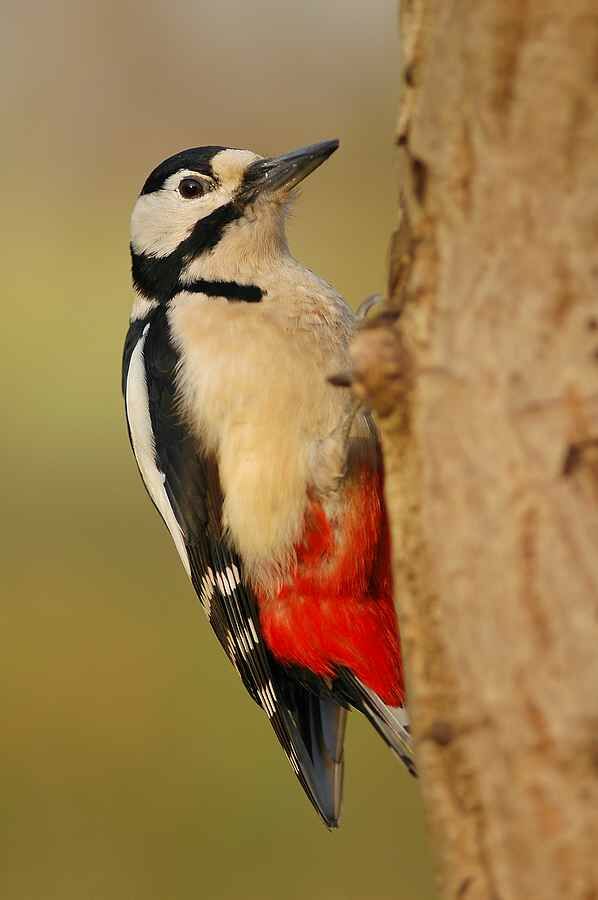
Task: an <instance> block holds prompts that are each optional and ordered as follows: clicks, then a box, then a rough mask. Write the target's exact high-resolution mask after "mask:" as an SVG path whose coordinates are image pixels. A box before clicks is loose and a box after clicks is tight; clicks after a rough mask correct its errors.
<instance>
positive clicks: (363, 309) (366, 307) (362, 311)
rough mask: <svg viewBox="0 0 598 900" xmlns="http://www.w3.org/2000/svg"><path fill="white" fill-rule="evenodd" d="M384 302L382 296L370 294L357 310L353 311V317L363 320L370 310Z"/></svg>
mask: <svg viewBox="0 0 598 900" xmlns="http://www.w3.org/2000/svg"><path fill="white" fill-rule="evenodd" d="M383 301H384V297H383V296H382V294H370V295H369V296H368V297H366V298H365V300H362V302H361V303H360V304H359V306H358V307H357V309H356V310H355V315H356V316H357V318H358V319H365V317H366V316H367V314H368V313H369V311H370V309H372V308H373V307H374V306H378V304H380V303H382V302H383Z"/></svg>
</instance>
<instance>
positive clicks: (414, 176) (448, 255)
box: [354, 0, 598, 900]
mask: <svg viewBox="0 0 598 900" xmlns="http://www.w3.org/2000/svg"><path fill="white" fill-rule="evenodd" d="M401 7H402V8H401V48H402V75H401V78H402V93H401V108H400V115H399V128H398V145H399V149H398V153H399V157H400V166H399V169H400V192H401V202H400V218H399V225H398V227H397V231H396V233H395V235H394V239H393V242H392V247H391V267H390V269H391V274H390V283H389V296H388V299H387V305H386V315H384V314H382V316H381V317H379V318H377V319H375V320H374V321H373V322H371V323H369V324H368V326H366V327H365V328H364V330H363V331H362V332H361V333H360V334H359V335H358V337H357V339H356V342H355V345H354V364H355V390H356V391H357V392H358V393H360V394H361V395H362V396H366V397H367V398H368V400H369V402H370V403H371V405H372V407H373V408H374V410H375V411H376V413H377V418H378V422H379V425H380V428H381V432H382V439H383V448H384V454H385V466H386V483H387V504H388V508H389V511H390V516H391V523H392V534H393V547H394V567H395V568H394V571H395V593H396V599H397V607H398V612H399V617H400V623H401V629H402V639H403V646H404V655H405V658H406V663H407V674H408V687H409V697H410V705H411V709H412V715H413V721H414V731H415V740H416V748H417V758H418V764H419V767H420V771H421V785H422V790H423V794H424V800H425V804H426V809H427V815H428V819H429V823H430V827H431V831H432V836H433V839H434V842H435V844H436V847H437V850H438V857H439V861H440V865H439V872H440V884H441V891H442V894H443V896H444V897H447V898H460V900H473V898H476V900H477V898H492V900H499V898H500V900H530V898H532V900H533V898H539V900H551V898H559V900H563V898H567V900H575V898H579V900H591V898H598V299H597V297H598V4H597V3H596V0H568V2H567V3H563V2H562V0H494V2H491V0H468V2H467V0H454V2H446V0H444V2H442V0H402V3H401ZM399 313H400V315H399Z"/></svg>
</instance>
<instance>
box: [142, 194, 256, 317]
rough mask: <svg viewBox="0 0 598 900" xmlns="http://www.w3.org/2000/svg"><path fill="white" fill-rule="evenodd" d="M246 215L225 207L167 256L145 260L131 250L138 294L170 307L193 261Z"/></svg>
mask: <svg viewBox="0 0 598 900" xmlns="http://www.w3.org/2000/svg"><path fill="white" fill-rule="evenodd" d="M242 215H243V209H242V207H240V206H238V205H237V204H235V203H226V204H225V205H224V206H220V207H218V209H215V210H214V211H213V212H212V213H210V215H209V216H206V217H205V219H200V220H199V221H198V222H196V224H195V225H194V227H193V230H192V231H191V234H190V235H189V237H187V238H185V240H184V241H181V243H180V244H179V246H178V247H177V248H176V250H173V252H172V253H169V254H168V256H146V254H145V253H136V252H135V251H134V250H133V248H132V247H131V260H132V266H131V272H132V275H133V284H134V285H135V288H136V289H137V291H138V292H139V293H140V294H141V295H142V297H146V298H147V299H148V300H157V301H158V302H159V303H167V302H168V300H171V299H172V297H174V295H175V294H176V293H177V291H180V290H181V287H180V285H179V278H180V276H181V273H182V271H183V269H184V268H185V266H187V265H188V264H189V263H190V262H191V260H193V259H195V258H196V257H198V256H200V255H201V254H202V253H205V252H206V251H207V250H211V249H212V248H213V247H215V246H216V244H217V243H218V242H219V240H220V238H221V237H222V233H223V232H224V230H225V228H226V226H227V225H230V224H231V222H235V221H236V220H237V219H239V218H241V216H242Z"/></svg>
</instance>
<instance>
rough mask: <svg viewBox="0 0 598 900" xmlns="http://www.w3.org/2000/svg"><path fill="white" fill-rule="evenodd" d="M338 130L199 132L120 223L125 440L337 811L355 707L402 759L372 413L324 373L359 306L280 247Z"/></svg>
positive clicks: (339, 363) (405, 733) (315, 793)
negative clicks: (229, 135) (295, 140)
mask: <svg viewBox="0 0 598 900" xmlns="http://www.w3.org/2000/svg"><path fill="white" fill-rule="evenodd" d="M337 146H338V141H324V142H322V143H319V144H315V145H313V146H310V147H305V148H303V149H300V150H296V151H294V152H292V153H288V154H285V155H283V156H278V157H272V158H262V157H259V156H257V155H256V154H255V153H251V152H249V151H246V150H233V149H226V148H224V147H214V146H212V147H200V148H196V149H192V150H185V151H183V152H181V153H177V154H176V155H175V156H172V157H170V158H169V159H167V160H165V161H164V162H163V163H161V164H160V165H159V166H158V167H157V168H156V169H154V171H153V172H152V173H151V174H150V176H149V177H148V179H147V181H146V182H145V184H144V186H143V189H142V191H141V194H140V196H139V198H138V200H137V202H136V204H135V208H134V211H133V215H132V223H131V254H132V274H133V285H134V290H135V299H134V303H133V310H132V315H131V321H130V328H129V331H128V334H127V338H126V343H125V349H124V361H123V392H124V396H125V406H126V416H127V423H128V428H129V436H130V440H131V445H132V448H133V451H134V454H135V457H136V460H137V465H138V467H139V471H140V473H141V476H142V478H143V481H144V482H145V486H146V488H147V490H148V493H149V495H150V497H151V499H152V500H153V502H154V505H155V506H156V507H157V509H158V511H159V513H160V515H161V516H162V518H163V519H164V522H165V523H166V525H167V527H168V529H169V531H170V533H171V535H172V538H173V540H174V543H175V545H176V548H177V550H178V552H179V555H180V557H181V560H182V562H183V565H184V567H185V569H186V570H187V573H188V574H189V576H190V578H191V581H192V582H193V586H194V588H195V590H196V592H197V594H198V596H199V599H200V601H201V603H202V605H203V608H204V610H205V612H206V614H207V617H208V619H209V622H210V625H211V626H212V628H213V629H214V631H215V633H216V636H217V638H218V640H219V641H220V643H221V645H222V647H223V649H224V651H225V653H226V654H227V656H228V658H229V659H230V661H231V662H232V664H233V665H234V666H235V668H236V669H237V671H238V673H239V675H240V676H241V679H242V681H243V683H244V685H245V687H246V688H247V690H248V691H249V693H250V695H251V696H252V697H253V699H254V700H255V701H256V703H258V704H259V705H260V706H261V707H262V709H263V710H264V711H265V713H266V715H267V716H268V718H269V720H270V722H271V724H272V727H273V728H274V731H275V732H276V736H277V737H278V740H279V741H280V743H281V744H282V747H283V748H284V750H285V753H286V754H287V756H288V758H289V760H290V763H291V765H292V767H293V769H294V770H295V773H296V774H297V777H298V779H299V781H300V782H301V785H302V786H303V788H304V790H305V792H306V793H307V795H308V797H309V799H310V800H311V802H312V803H313V805H314V806H315V808H316V809H317V810H318V812H319V813H320V815H321V816H322V818H323V819H324V821H325V823H326V824H327V825H328V826H329V827H334V826H336V825H337V824H338V818H339V811H340V804H341V794H342V778H343V741H344V729H345V720H346V714H347V713H346V711H347V709H348V708H349V707H354V708H355V709H358V710H359V711H360V712H362V713H364V714H365V715H366V716H367V717H368V719H369V720H370V722H371V723H372V724H373V726H374V727H375V728H376V729H377V731H378V732H379V733H380V734H381V736H382V737H383V738H384V740H385V741H386V742H387V743H388V744H389V745H390V746H391V748H392V749H393V750H394V751H395V752H396V753H397V754H398V755H399V756H400V758H401V759H402V760H403V761H404V762H405V764H406V765H407V767H408V768H409V769H410V770H411V771H413V763H412V757H411V745H410V738H409V728H408V723H407V716H406V712H405V708H404V705H403V704H404V688H403V675H402V667H401V656H400V648H399V635H398V631H397V623H396V619H395V612H394V607H393V601H392V595H391V575H390V561H389V538H388V527H387V522H386V517H385V512H384V506H383V499H382V479H383V474H382V467H381V460H380V453H379V446H378V442H377V439H376V434H375V431H374V428H373V425H372V422H371V420H370V418H369V417H368V415H367V414H366V413H365V412H364V411H363V410H361V409H356V406H355V403H354V401H353V400H352V399H351V398H350V397H349V396H348V394H347V392H344V391H341V390H339V389H338V388H335V387H333V386H332V385H331V384H330V382H329V381H328V380H327V376H330V375H332V374H333V373H336V372H338V371H339V370H343V369H346V368H347V366H348V343H349V340H350V338H351V334H352V332H353V330H354V328H355V323H356V318H355V316H354V314H353V313H352V312H351V310H350V308H349V307H348V306H347V305H346V303H345V302H344V301H343V300H342V298H341V297H340V296H339V295H338V294H337V293H336V291H335V290H334V289H333V288H332V287H331V286H330V285H329V284H327V283H326V282H325V281H322V280H321V279H320V278H318V277H317V276H316V275H314V273H313V272H311V271H310V270H309V269H306V268H305V267H304V266H302V265H300V263H298V262H297V261H296V260H295V259H294V258H293V257H292V256H291V254H290V253H289V250H288V247H287V242H286V238H285V230H284V222H285V215H286V212H287V210H288V207H289V205H290V203H291V201H292V200H293V194H294V188H295V186H296V185H297V184H298V183H299V182H300V181H302V179H303V178H305V176H306V175H308V174H309V173H310V172H312V171H313V170H314V169H315V168H316V167H317V166H319V165H320V164H321V163H322V162H323V161H324V160H325V159H327V158H328V157H329V156H330V154H331V153H333V152H334V151H335V150H336V148H337Z"/></svg>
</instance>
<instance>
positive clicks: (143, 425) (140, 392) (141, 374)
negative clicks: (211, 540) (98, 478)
mask: <svg viewBox="0 0 598 900" xmlns="http://www.w3.org/2000/svg"><path fill="white" fill-rule="evenodd" d="M148 328H149V324H148V325H146V326H145V328H144V329H143V334H142V336H141V337H140V338H139V340H138V341H137V344H136V345H135V349H134V350H133V352H132V354H131V361H130V363H129V371H128V373H127V390H126V408H127V421H128V423H129V431H130V432H131V443H132V445H133V452H134V454H135V459H136V460H137V465H138V466H139V471H140V472H141V477H142V478H143V481H144V483H145V486H146V488H147V490H148V492H149V495H150V497H151V498H152V500H153V501H154V503H155V504H156V506H157V507H158V510H159V512H160V515H161V516H162V518H163V519H164V522H165V523H166V526H167V528H168V530H169V531H170V534H171V535H172V539H173V540H174V543H175V545H176V548H177V550H178V552H179V556H180V557H181V560H182V562H183V565H184V567H185V570H186V572H187V575H190V574H191V568H190V565H189V557H188V556H187V551H186V549H185V541H184V539H183V533H182V531H181V527H180V525H179V523H178V522H177V520H176V516H175V514H174V512H173V510H172V507H171V505H170V501H169V500H168V494H167V493H166V488H165V486H164V482H165V480H166V479H165V476H164V473H163V472H161V471H160V470H159V468H158V466H157V465H156V455H155V441H154V433H153V431H152V422H151V418H150V412H149V398H148V393H147V381H146V375H145V362H144V359H143V347H144V344H145V338H146V335H147V330H148Z"/></svg>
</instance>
